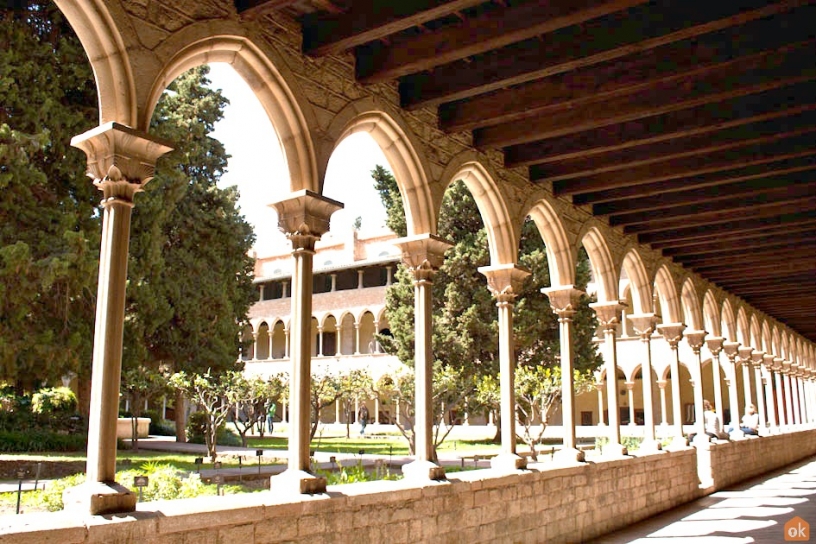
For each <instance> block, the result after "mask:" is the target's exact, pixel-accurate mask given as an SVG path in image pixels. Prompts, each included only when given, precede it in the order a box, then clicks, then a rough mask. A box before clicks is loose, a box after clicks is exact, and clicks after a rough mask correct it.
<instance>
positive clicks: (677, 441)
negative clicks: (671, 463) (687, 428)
mask: <svg viewBox="0 0 816 544" xmlns="http://www.w3.org/2000/svg"><path fill="white" fill-rule="evenodd" d="M686 447H688V439H687V438H686V437H685V436H673V437H672V439H671V443H669V446H668V449H673V450H677V449H683V448H686Z"/></svg>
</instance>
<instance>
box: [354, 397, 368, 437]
mask: <svg viewBox="0 0 816 544" xmlns="http://www.w3.org/2000/svg"><path fill="white" fill-rule="evenodd" d="M357 418H358V419H359V420H360V436H363V435H364V434H365V428H366V425H368V408H366V405H365V404H363V405H362V406H360V412H359V413H358V414H357Z"/></svg>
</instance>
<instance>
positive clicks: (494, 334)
mask: <svg viewBox="0 0 816 544" xmlns="http://www.w3.org/2000/svg"><path fill="white" fill-rule="evenodd" d="M386 174H387V172H386V173H384V172H383V169H381V168H378V169H375V171H374V172H373V173H372V175H373V177H374V183H375V186H376V187H377V189H378V190H379V191H380V195H381V198H382V200H383V203H384V204H385V206H386V211H387V214H388V219H389V220H390V222H389V223H388V224H389V225H396V226H399V225H400V224H401V223H400V221H399V219H400V218H398V217H396V216H397V215H401V216H402V221H404V211H403V207H402V201H401V200H399V199H397V195H398V191H397V190H396V181H394V179H393V177H392V176H390V175H386ZM438 230H439V234H440V235H441V236H442V237H444V238H446V239H448V240H450V241H452V242H454V246H453V247H452V248H451V249H450V250H449V251H448V252H447V253H446V255H445V261H444V264H443V265H442V266H441V268H440V269H439V271H438V272H437V273H436V274H435V276H434V280H433V300H434V302H435V306H434V310H433V350H434V354H435V357H436V358H437V360H438V363H439V364H441V365H442V366H443V367H452V368H455V369H457V370H459V371H461V372H462V373H463V374H464V375H465V376H468V377H469V379H470V380H472V381H473V383H474V384H481V387H482V388H483V389H484V383H482V382H483V380H485V379H486V377H491V378H492V379H493V381H494V382H495V383H496V384H498V380H497V379H496V378H495V377H496V376H498V370H499V369H498V356H497V352H498V349H497V348H498V324H497V312H496V306H495V300H494V298H493V296H492V295H491V294H490V292H489V291H488V289H487V287H486V283H487V282H486V280H485V278H484V276H483V275H482V274H481V273H479V272H478V268H479V267H482V266H486V265H488V264H490V255H489V248H488V242H487V231H486V229H485V228H484V225H483V223H482V219H481V215H480V214H479V209H478V207H477V205H476V201H475V200H474V198H473V197H472V195H471V194H470V192H469V191H468V189H467V187H466V186H465V184H464V183H463V182H461V181H457V182H454V183H452V184H451V185H450V187H449V188H448V191H447V192H446V194H445V198H444V200H443V205H442V209H441V213H440V218H439V229H438ZM398 234H399V233H398ZM520 262H521V264H522V265H524V266H526V267H528V268H529V269H530V271H531V275H530V277H529V278H528V279H527V281H526V282H525V283H524V285H523V287H522V289H521V290H520V292H519V293H518V296H517V299H516V304H515V307H514V315H515V319H514V334H515V348H516V351H515V355H516V361H517V365H518V366H519V367H528V368H536V367H545V368H554V367H556V366H557V355H558V354H559V353H560V348H559V343H560V339H559V330H558V319H557V317H556V316H555V314H554V313H553V311H552V309H551V307H550V302H549V299H548V298H547V297H546V295H544V294H543V293H541V289H542V288H543V287H548V286H550V277H549V267H548V263H547V254H546V248H545V247H544V243H543V240H542V238H541V235H540V234H539V233H538V231H537V229H536V227H535V224H534V223H533V222H532V221H531V220H529V219H528V220H527V221H526V222H525V224H524V225H523V228H522V237H521V245H520ZM576 277H577V281H576V283H577V286H578V288H582V287H584V288H585V286H586V284H587V282H588V281H589V279H590V269H589V263H588V259H587V257H586V254H585V253H583V252H582V253H581V258H580V259H579V265H578V269H577V274H576ZM396 279H397V281H396V282H395V283H394V284H392V286H391V287H390V288H389V289H388V291H387V294H386V315H387V317H388V322H389V323H390V324H391V328H390V330H391V333H392V335H393V336H391V337H384V336H383V337H380V338H379V340H380V342H381V344H382V346H383V349H384V350H385V351H386V352H387V353H390V354H393V355H396V356H397V357H398V358H399V359H400V361H402V362H403V363H405V364H407V365H409V366H413V359H414V332H413V331H414V327H413V323H414V315H413V309H414V300H413V297H414V292H413V278H411V276H410V274H409V273H408V272H407V271H406V270H405V268H404V267H402V266H400V269H399V270H398V271H397V274H396ZM589 302H590V299H588V298H587V297H583V298H582V300H581V301H580V303H579V305H578V308H577V311H576V315H575V317H574V323H575V327H574V329H575V368H576V369H580V370H587V369H594V368H596V367H597V366H599V365H600V363H601V362H602V359H601V357H600V356H599V355H598V354H597V352H596V349H595V346H594V344H593V343H592V342H591V339H592V337H593V336H594V332H595V327H596V320H595V316H594V312H593V311H592V310H591V309H590V308H589V306H588V304H589ZM478 387H479V386H478V385H474V390H478ZM479 396H480V397H481V398H482V400H483V401H486V400H488V399H490V404H485V406H486V408H487V409H488V410H496V409H497V408H498V399H497V397H495V396H491V395H488V394H486V392H485V391H482V393H481V394H480V395H479ZM494 403H495V404H494ZM436 408H437V407H436V406H435V409H436ZM497 421H500V420H497ZM499 436H500V431H499V429H497V433H496V437H497V438H498V437H499Z"/></svg>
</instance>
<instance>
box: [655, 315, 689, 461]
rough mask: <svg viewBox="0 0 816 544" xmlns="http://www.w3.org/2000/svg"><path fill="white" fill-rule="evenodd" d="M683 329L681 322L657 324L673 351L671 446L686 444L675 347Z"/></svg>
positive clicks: (678, 363) (677, 353) (678, 358)
mask: <svg viewBox="0 0 816 544" xmlns="http://www.w3.org/2000/svg"><path fill="white" fill-rule="evenodd" d="M685 329H686V326H685V325H684V324H682V323H666V324H664V325H658V326H657V330H658V332H659V333H660V334H662V335H663V338H665V339H666V342H668V343H669V347H671V350H672V351H673V352H674V358H673V360H672V361H671V381H672V383H671V385H672V388H671V391H672V430H673V432H672V446H676V447H680V446H685V445H686V439H685V437H684V436H683V416H682V412H681V410H680V353H679V351H678V349H677V346H678V344H679V343H680V340H681V339H682V338H683V331H684V330H685Z"/></svg>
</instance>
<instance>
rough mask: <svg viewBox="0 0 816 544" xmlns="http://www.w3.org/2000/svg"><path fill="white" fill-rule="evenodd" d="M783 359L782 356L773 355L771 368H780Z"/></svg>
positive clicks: (778, 369) (778, 370)
mask: <svg viewBox="0 0 816 544" xmlns="http://www.w3.org/2000/svg"><path fill="white" fill-rule="evenodd" d="M784 361H785V359H783V358H782V357H774V359H773V369H774V370H776V371H777V372H780V371H781V370H782V363H783V362H784Z"/></svg>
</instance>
